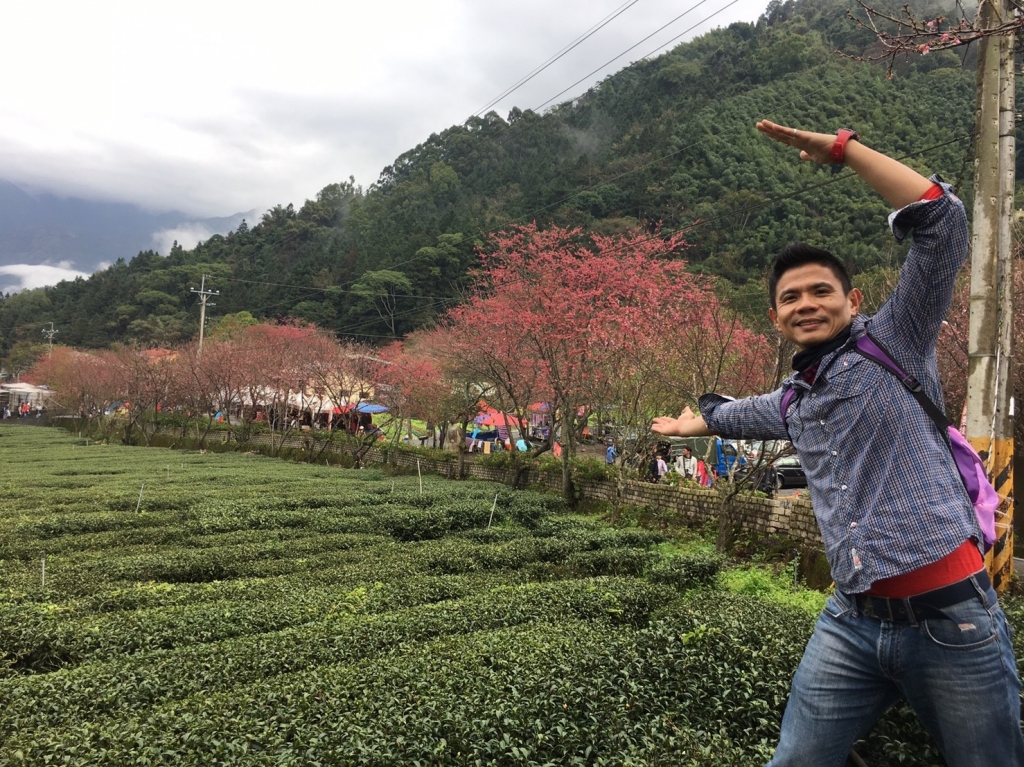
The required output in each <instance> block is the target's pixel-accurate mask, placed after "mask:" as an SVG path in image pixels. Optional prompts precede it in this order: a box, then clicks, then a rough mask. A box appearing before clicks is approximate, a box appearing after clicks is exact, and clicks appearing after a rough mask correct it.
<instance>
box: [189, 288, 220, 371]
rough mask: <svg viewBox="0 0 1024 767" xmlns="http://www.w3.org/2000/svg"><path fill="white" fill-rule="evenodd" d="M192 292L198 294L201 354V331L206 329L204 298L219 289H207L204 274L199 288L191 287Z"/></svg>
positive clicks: (201, 345) (201, 349) (217, 294)
mask: <svg viewBox="0 0 1024 767" xmlns="http://www.w3.org/2000/svg"><path fill="white" fill-rule="evenodd" d="M191 292H192V293H198V294H199V354H200V356H202V354H203V333H204V331H205V330H206V299H207V298H209V297H210V296H219V295H220V291H219V290H207V289H206V275H205V274H204V275H203V281H202V283H201V284H200V286H199V290H196V289H195V288H191ZM210 306H216V304H210Z"/></svg>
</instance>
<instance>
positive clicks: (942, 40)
mask: <svg viewBox="0 0 1024 767" xmlns="http://www.w3.org/2000/svg"><path fill="white" fill-rule="evenodd" d="M939 42H940V43H948V42H949V32H943V33H942V37H940V38H939Z"/></svg>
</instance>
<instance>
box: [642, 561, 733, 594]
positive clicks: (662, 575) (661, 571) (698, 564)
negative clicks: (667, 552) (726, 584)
mask: <svg viewBox="0 0 1024 767" xmlns="http://www.w3.org/2000/svg"><path fill="white" fill-rule="evenodd" d="M723 563H724V560H723V559H722V557H721V556H720V555H718V554H714V553H700V552H698V553H692V554H691V553H684V554H678V555H676V556H672V557H665V558H663V559H661V560H659V561H658V563H657V564H656V565H655V566H654V567H653V568H651V571H650V573H648V578H650V580H651V581H652V582H654V583H662V584H665V585H667V586H674V587H675V588H677V589H680V590H686V589H692V588H698V587H701V586H710V585H712V584H713V583H714V582H715V579H716V578H717V577H718V573H719V571H720V570H721V569H722V565H723Z"/></svg>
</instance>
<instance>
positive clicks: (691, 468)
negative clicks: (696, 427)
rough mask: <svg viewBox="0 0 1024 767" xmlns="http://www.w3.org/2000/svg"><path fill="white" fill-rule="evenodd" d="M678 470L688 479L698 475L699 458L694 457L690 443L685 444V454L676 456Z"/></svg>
mask: <svg viewBox="0 0 1024 767" xmlns="http://www.w3.org/2000/svg"><path fill="white" fill-rule="evenodd" d="M676 471H677V472H679V473H680V474H682V475H683V476H684V477H686V478H687V479H693V478H694V477H696V476H697V459H696V458H694V457H693V455H692V451H691V450H690V446H689V445H683V454H682V455H681V456H679V457H678V458H676Z"/></svg>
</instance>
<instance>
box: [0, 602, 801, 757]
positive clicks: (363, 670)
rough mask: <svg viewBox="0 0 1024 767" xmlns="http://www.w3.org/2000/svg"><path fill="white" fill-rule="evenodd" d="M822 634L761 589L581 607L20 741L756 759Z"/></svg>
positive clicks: (137, 753) (18, 742) (84, 747)
mask: <svg viewBox="0 0 1024 767" xmlns="http://www.w3.org/2000/svg"><path fill="white" fill-rule="evenodd" d="M809 632H810V621H809V620H808V619H807V618H806V616H802V615H800V614H798V613H790V612H783V613H781V614H780V613H777V612H772V611H766V610H765V609H764V603H762V602H760V601H759V600H756V599H749V598H746V599H744V598H724V599H721V600H720V601H718V602H717V603H713V604H701V605H694V604H691V605H687V606H682V607H677V608H670V610H669V611H668V612H667V613H666V614H665V615H664V616H663V617H660V618H656V619H655V620H654V621H652V622H651V623H650V624H649V625H648V626H646V627H639V628H636V627H624V626H613V625H612V624H609V623H602V622H597V623H595V622H593V621H587V622H580V621H578V620H577V619H576V618H575V616H571V615H570V616H566V617H564V618H560V619H557V620H556V621H553V622H544V621H533V622H530V623H523V624H521V625H517V626H514V627H511V628H505V629H497V630H495V629H490V630H481V631H477V632H474V633H468V634H464V635H458V636H443V637H440V638H438V639H436V640H433V641H430V642H424V641H422V640H420V641H419V642H417V643H415V644H412V643H407V644H404V645H402V646H401V648H400V649H399V650H396V651H395V652H393V653H390V654H385V655H381V656H378V657H374V658H367V659H365V660H361V661H358V660H357V661H355V662H353V661H342V662H339V663H335V664H333V665H329V666H322V667H318V668H315V669H310V670H307V671H302V672H298V673H291V674H288V675H282V676H279V677H274V678H272V679H266V680H265V681H257V682H254V683H252V684H250V685H245V686H239V687H236V688H234V689H232V690H230V691H224V692H221V693H213V694H204V695H195V696H192V697H189V698H184V699H181V700H180V701H178V702H169V703H165V704H163V705H158V706H156V707H154V708H152V709H150V710H149V711H148V712H146V713H142V714H140V715H137V716H131V715H127V716H123V717H116V718H108V719H88V718H83V719H82V720H81V721H79V722H76V723H73V724H69V725H68V726H67V727H66V728H65V729H60V730H56V731H52V730H42V729H36V730H26V731H23V734H22V735H19V736H18V737H16V738H14V739H13V740H12V741H11V743H9V745H8V750H9V751H12V752H13V751H20V752H21V754H22V755H23V756H24V757H25V758H26V759H31V758H32V757H33V756H38V755H40V754H43V753H46V754H49V755H52V756H53V757H54V758H55V759H59V758H66V759H70V760H72V761H75V762H76V763H82V764H116V763H118V760H122V762H123V761H124V760H125V759H128V760H132V759H136V760H138V759H140V758H144V759H149V760H151V763H156V764H172V763H173V764H185V765H191V764H214V763H217V764H224V765H230V764H268V765H269V764H296V765H297V764H315V763H319V764H328V763H330V764H380V765H384V764H415V763H419V764H436V765H441V764H475V763H502V764H505V763H507V764H538V765H539V764H626V763H633V764H690V765H709V766H710V765H721V764H726V765H750V764H758V763H763V761H765V760H767V758H768V757H769V755H770V750H771V747H772V746H773V745H774V740H775V738H776V737H777V730H778V721H779V713H780V711H781V708H782V706H783V705H784V702H785V699H786V695H787V692H788V685H789V679H790V677H791V675H792V673H793V670H794V668H795V665H796V663H797V661H798V659H799V655H800V652H801V649H802V644H803V642H804V641H806V638H807V636H808V635H809ZM11 763H17V762H15V761H14V760H11ZM135 763H138V762H137V761H136V762H135Z"/></svg>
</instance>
